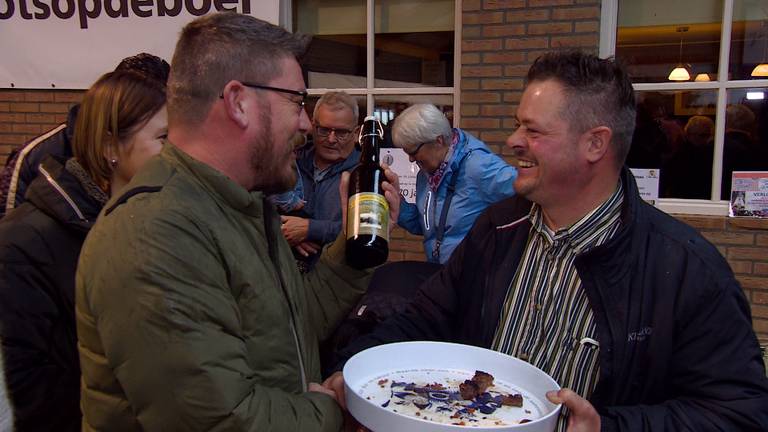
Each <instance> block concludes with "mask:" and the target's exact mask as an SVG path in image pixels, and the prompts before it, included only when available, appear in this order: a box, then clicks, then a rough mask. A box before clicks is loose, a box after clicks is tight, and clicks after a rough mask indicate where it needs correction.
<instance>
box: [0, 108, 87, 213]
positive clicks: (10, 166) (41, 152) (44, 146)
mask: <svg viewBox="0 0 768 432" xmlns="http://www.w3.org/2000/svg"><path fill="white" fill-rule="evenodd" d="M79 109H80V105H75V106H73V107H72V108H71V109H70V110H69V114H67V122H66V123H62V124H60V125H58V126H56V127H55V128H53V129H51V130H49V131H48V132H46V133H44V134H42V135H40V136H39V137H36V138H35V139H33V140H32V141H29V142H28V143H26V144H25V145H24V146H23V147H21V148H20V149H19V150H18V152H17V153H16V154H15V156H13V157H12V158H11V159H10V160H8V161H7V162H6V167H5V168H3V170H2V171H1V172H0V218H2V217H3V215H5V213H6V212H8V211H10V210H11V209H14V208H16V207H18V206H20V205H21V203H23V202H24V200H25V198H24V196H25V194H26V192H27V187H29V185H30V184H32V181H33V180H34V179H35V177H37V174H38V171H37V167H38V165H40V163H41V162H42V161H43V160H44V159H45V158H46V157H47V156H48V155H51V156H54V157H56V158H57V159H60V160H67V159H69V158H71V157H72V136H73V135H74V133H75V122H76V121H77V112H78V110H79Z"/></svg>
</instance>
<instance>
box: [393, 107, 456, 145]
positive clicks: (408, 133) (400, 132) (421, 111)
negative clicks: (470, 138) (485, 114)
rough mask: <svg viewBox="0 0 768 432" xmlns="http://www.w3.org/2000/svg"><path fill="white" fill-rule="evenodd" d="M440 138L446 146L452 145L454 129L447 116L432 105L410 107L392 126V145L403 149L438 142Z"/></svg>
mask: <svg viewBox="0 0 768 432" xmlns="http://www.w3.org/2000/svg"><path fill="white" fill-rule="evenodd" d="M439 136H442V137H443V142H444V143H445V144H450V142H451V139H452V138H453V129H451V124H450V123H449V122H448V119H447V118H446V117H445V114H443V112H442V111H440V110H439V109H438V108H437V107H436V106H434V105H432V104H416V105H412V106H410V107H408V108H407V109H406V110H405V111H403V112H402V113H400V115H399V116H397V118H395V124H394V126H392V143H393V144H395V146H397V147H400V148H402V149H406V148H408V147H413V146H417V145H419V144H422V143H427V142H433V141H436V140H437V137H439Z"/></svg>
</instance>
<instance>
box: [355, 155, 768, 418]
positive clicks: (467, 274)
mask: <svg viewBox="0 0 768 432" xmlns="http://www.w3.org/2000/svg"><path fill="white" fill-rule="evenodd" d="M622 181H623V182H624V185H625V191H626V195H625V201H624V208H623V209H622V228H621V229H620V231H619V232H618V233H617V234H616V235H615V236H614V238H612V239H611V240H610V241H609V242H607V243H606V244H604V245H602V246H599V247H596V248H594V249H592V250H591V251H589V252H587V253H585V254H583V255H581V256H579V257H577V259H576V261H575V265H576V268H577V271H578V273H579V276H580V278H581V280H582V283H583V287H584V290H585V291H586V293H587V296H588V298H589V302H590V305H591V306H592V309H593V311H594V314H595V321H596V324H597V334H598V341H599V343H600V377H599V382H598V383H597V387H596V388H595V391H594V392H593V394H592V397H591V402H592V404H593V405H594V406H595V408H596V409H597V410H598V412H599V413H600V414H601V419H602V429H603V430H604V431H615V430H621V431H697V432H699V431H701V432H703V431H767V430H768V379H767V378H766V376H765V369H764V366H763V363H762V359H761V356H760V349H759V346H758V343H757V339H756V337H755V333H754V331H753V330H752V322H751V318H750V311H749V305H748V303H747V301H746V299H745V297H744V294H743V293H742V291H741V288H740V287H739V284H738V282H737V281H736V279H735V278H734V276H733V273H732V272H731V270H730V268H729V267H728V264H727V262H726V261H725V260H724V259H723V257H722V256H721V255H720V253H719V252H718V251H717V249H716V248H715V247H714V246H712V244H710V243H709V242H708V241H706V240H705V239H704V238H703V237H702V236H701V235H700V234H699V233H697V232H696V231H695V230H694V229H693V228H691V227H689V226H687V225H685V224H683V223H682V222H680V221H678V220H676V219H674V218H672V217H671V216H669V215H666V214H664V213H662V212H660V211H658V210H657V209H655V208H653V207H652V206H650V205H648V204H646V203H644V202H643V201H642V200H641V199H640V196H639V194H638V192H637V185H636V184H635V181H634V178H633V177H632V175H631V174H630V173H629V170H624V172H623V175H622ZM530 207H531V203H530V202H528V201H526V200H524V199H522V198H510V199H507V200H504V201H501V202H499V203H497V204H495V205H494V206H491V207H489V208H488V209H487V210H486V212H485V213H483V215H481V216H480V217H479V218H478V220H477V222H476V223H475V225H474V227H473V228H472V230H471V231H470V233H469V234H468V235H467V237H466V238H465V239H464V241H463V242H462V244H461V245H460V246H459V247H458V249H457V250H456V252H454V254H453V256H452V257H451V259H450V260H449V261H448V263H447V264H446V266H445V268H444V269H443V270H442V271H441V272H439V273H437V274H436V275H435V276H434V277H432V278H431V279H429V280H428V281H427V282H426V283H425V284H424V285H422V287H421V289H420V292H419V294H418V296H417V298H416V300H415V302H414V303H413V304H412V306H411V307H410V308H409V310H407V311H406V312H405V313H402V314H400V315H396V316H394V317H393V318H391V319H390V320H388V321H386V322H385V323H384V324H382V326H381V327H379V328H378V329H377V330H376V331H375V332H374V333H373V334H372V335H370V336H368V337H364V338H361V339H360V340H358V341H356V342H355V343H353V344H352V347H351V348H350V349H349V350H348V351H347V352H345V353H344V357H347V358H348V357H349V356H351V355H352V354H353V353H354V352H357V351H360V350H362V349H364V348H367V347H369V346H374V345H378V344H381V343H386V342H395V341H402V340H440V341H453V342H461V343H466V344H471V345H477V346H481V347H485V348H489V347H490V346H491V343H492V340H493V336H494V333H495V331H496V327H497V325H498V321H499V316H500V312H501V308H502V306H503V302H504V298H505V295H506V292H507V289H508V287H509V286H510V282H511V280H512V277H513V276H514V274H515V271H516V269H517V267H518V263H519V261H520V257H521V255H522V253H523V250H524V248H525V245H526V242H527V238H528V233H529V230H530V228H531V224H530V223H529V222H528V218H527V215H528V212H529V210H530Z"/></svg>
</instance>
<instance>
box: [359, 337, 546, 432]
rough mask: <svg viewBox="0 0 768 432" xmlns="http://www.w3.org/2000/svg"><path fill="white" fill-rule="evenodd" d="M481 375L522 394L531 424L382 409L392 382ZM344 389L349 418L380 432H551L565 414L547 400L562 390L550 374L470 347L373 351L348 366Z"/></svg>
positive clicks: (423, 345) (414, 345)
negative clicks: (469, 421) (459, 421)
mask: <svg viewBox="0 0 768 432" xmlns="http://www.w3.org/2000/svg"><path fill="white" fill-rule="evenodd" d="M476 370H480V371H484V372H487V373H489V374H491V375H493V376H494V383H495V384H497V385H499V386H501V388H502V389H506V390H510V389H511V390H513V391H512V392H511V393H520V394H522V395H523V398H524V406H523V408H524V409H525V410H524V411H523V410H522V409H519V410H521V411H520V413H523V412H525V414H520V415H522V416H523V417H525V418H526V419H528V420H531V421H530V422H528V423H522V424H505V425H501V426H498V425H482V426H478V425H477V424H475V425H464V426H458V425H453V424H446V423H438V422H436V421H430V420H427V419H425V417H428V416H429V415H430V414H429V413H425V415H424V417H414V416H413V415H406V414H403V413H402V412H393V411H392V409H393V408H398V407H394V406H391V407H390V406H389V405H387V406H388V407H389V409H388V408H384V407H383V406H382V405H383V404H382V400H385V403H386V400H389V399H390V396H391V394H392V393H390V390H391V389H389V387H388V385H391V382H392V381H399V380H405V381H407V382H416V381H409V380H410V379H412V378H413V377H414V376H419V377H422V376H423V379H422V380H421V381H423V383H432V382H435V381H437V382H442V381H441V380H442V379H445V378H446V377H451V378H456V379H459V378H461V379H464V377H466V379H469V378H471V377H472V376H473V375H474V373H475V371H476ZM384 380H388V381H386V383H385V381H384ZM344 385H345V390H346V400H347V407H348V408H349V411H350V413H351V414H352V416H353V417H355V419H357V421H359V422H360V423H361V424H363V425H364V426H366V427H367V428H369V429H371V430H372V431H375V432H387V431H397V432H446V431H454V432H455V431H460V430H463V431H467V430H472V431H483V432H506V431H509V432H552V431H553V430H554V429H555V426H556V424H557V419H558V416H559V413H560V405H555V404H553V403H551V402H549V400H547V398H546V392H548V391H550V390H559V389H560V386H558V384H557V383H556V382H555V380H553V379H552V378H551V377H550V376H549V375H547V374H546V373H544V372H543V371H541V370H540V369H538V368H536V367H535V366H532V365H531V364H529V363H526V362H524V361H522V360H518V359H516V358H514V357H511V356H508V355H506V354H502V353H499V352H496V351H491V350H488V349H484V348H478V347H474V346H469V345H460V344H453V343H443V342H399V343H393V344H387V345H380V346H377V347H374V348H370V349H367V350H365V351H362V352H360V353H358V354H356V355H355V356H354V357H352V358H351V359H349V361H348V362H347V364H346V365H345V366H344ZM384 393H386V395H384ZM382 398H385V399H382ZM412 409H413V410H416V408H412ZM401 411H402V408H401ZM507 411H509V410H507ZM499 412H501V410H499ZM505 412H506V411H505ZM419 415H421V412H420V413H419ZM515 415H517V414H515Z"/></svg>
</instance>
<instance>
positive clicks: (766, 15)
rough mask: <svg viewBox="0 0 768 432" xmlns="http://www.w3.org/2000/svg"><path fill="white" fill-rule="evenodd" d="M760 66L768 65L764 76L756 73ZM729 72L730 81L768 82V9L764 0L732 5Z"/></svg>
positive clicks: (740, 1)
mask: <svg viewBox="0 0 768 432" xmlns="http://www.w3.org/2000/svg"><path fill="white" fill-rule="evenodd" d="M759 64H764V65H766V66H765V69H766V71H765V73H764V75H762V74H760V73H759V72H758V71H755V68H756V67H757V65H759ZM753 71H755V76H754V77H753V76H752V74H753ZM729 72H730V75H731V79H751V78H762V79H765V78H768V7H766V5H765V0H735V1H734V2H733V30H732V32H731V56H730V66H729Z"/></svg>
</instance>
